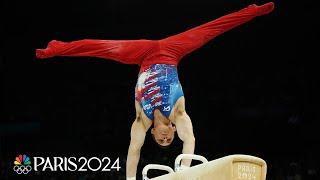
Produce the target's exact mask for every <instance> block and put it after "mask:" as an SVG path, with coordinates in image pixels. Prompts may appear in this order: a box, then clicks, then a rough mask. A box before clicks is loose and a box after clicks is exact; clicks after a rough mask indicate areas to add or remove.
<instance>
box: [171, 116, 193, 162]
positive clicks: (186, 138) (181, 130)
mask: <svg viewBox="0 0 320 180" xmlns="http://www.w3.org/2000/svg"><path fill="white" fill-rule="evenodd" d="M182 117H183V118H178V119H177V120H176V123H175V125H176V128H177V133H178V136H179V138H180V139H181V140H182V141H183V149H182V153H183V154H193V153H194V148H195V138H194V134H193V127H192V122H191V119H190V118H189V116H188V115H187V113H186V112H184V115H183V116H182ZM181 164H182V166H186V167H190V165H191V160H187V159H183V160H182V162H181Z"/></svg>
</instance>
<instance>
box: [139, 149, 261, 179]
mask: <svg viewBox="0 0 320 180" xmlns="http://www.w3.org/2000/svg"><path fill="white" fill-rule="evenodd" d="M182 159H193V160H199V161H201V162H202V163H201V164H199V165H196V166H192V167H182V166H181V164H180V162H181V160H182ZM150 169H156V170H163V171H167V172H168V174H165V175H162V176H158V177H155V178H152V180H265V179H266V175H267V164H266V162H265V161H264V160H263V159H260V158H258V157H254V156H249V155H230V156H225V157H222V158H219V159H216V160H213V161H208V160H207V159H206V158H205V157H203V156H200V155H194V154H180V155H179V156H177V158H176V160H175V164H174V170H173V169H172V168H171V167H169V166H165V165H159V164H148V165H146V166H145V167H144V168H143V170H142V177H143V180H149V178H148V176H147V173H148V170H150Z"/></svg>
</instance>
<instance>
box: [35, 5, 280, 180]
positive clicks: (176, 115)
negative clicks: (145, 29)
mask: <svg viewBox="0 0 320 180" xmlns="http://www.w3.org/2000/svg"><path fill="white" fill-rule="evenodd" d="M273 8H274V4H273V3H272V2H270V3H266V4H264V5H261V6H257V5H255V4H252V5H249V6H248V7H246V8H244V9H241V10H239V11H237V12H234V13H231V14H228V15H225V16H223V17H220V18H218V19H216V20H213V21H210V22H208V23H205V24H203V25H200V26H198V27H195V28H192V29H190V30H187V31H185V32H182V33H180V34H177V35H173V36H170V37H167V38H165V39H161V40H144V39H141V40H93V39H84V40H78V41H72V42H62V41H56V40H53V41H51V42H49V43H48V46H47V48H46V49H37V50H36V56H37V57H38V58H40V59H43V58H49V57H54V56H90V57H99V58H104V59H110V60H114V61H118V62H120V63H124V64H138V65H139V66H140V71H139V75H138V80H137V84H136V87H135V109H136V118H135V120H134V121H133V123H132V126H131V140H130V145H129V149H128V156H127V164H126V176H127V179H130V180H133V179H135V177H136V171H137V166H138V162H139V159H140V150H141V147H142V145H143V143H144V140H145V135H146V132H147V131H148V129H149V128H150V127H151V126H152V124H153V127H152V129H151V134H152V136H153V139H154V140H155V141H156V143H158V144H159V145H160V146H168V145H170V144H171V143H172V141H173V139H174V134H175V131H177V134H178V137H179V138H180V139H181V140H182V141H183V149H182V153H185V154H193V153H194V148H195V137H194V134H193V127H192V122H191V120H190V117H189V116H188V114H187V113H186V110H185V98H184V95H183V91H182V87H181V84H180V82H179V78H178V73H177V65H178V64H179V62H180V60H181V58H182V57H184V56H185V55H186V54H188V53H190V52H192V51H194V50H196V49H198V48H200V47H201V46H203V45H204V44H205V43H207V42H208V41H210V40H212V39H213V38H215V37H216V36H218V35H220V34H222V33H224V32H226V31H228V30H230V29H232V28H234V27H237V26H239V25H241V24H243V23H245V22H248V21H250V20H252V19H254V18H255V17H257V16H261V15H265V14H268V13H270V12H271V11H272V10H273ZM190 164H191V160H183V161H182V165H183V166H187V167H188V166H190Z"/></svg>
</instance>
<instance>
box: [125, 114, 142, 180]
mask: <svg viewBox="0 0 320 180" xmlns="http://www.w3.org/2000/svg"><path fill="white" fill-rule="evenodd" d="M145 136H146V128H145V126H144V125H143V123H142V121H141V120H139V121H138V120H137V119H136V120H135V121H134V122H133V124H132V126H131V140H130V145H129V150H128V156H127V167H126V168H127V179H130V178H131V179H135V177H136V172H137V166H138V163H139V159H140V150H141V147H142V145H143V143H144V139H145Z"/></svg>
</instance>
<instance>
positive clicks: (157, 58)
mask: <svg viewBox="0 0 320 180" xmlns="http://www.w3.org/2000/svg"><path fill="white" fill-rule="evenodd" d="M273 8H274V4H273V3H272V2H270V3H266V4H264V5H261V6H257V5H255V4H252V5H250V6H248V7H246V8H244V9H241V10H240V11H237V12H234V13H231V14H228V15H225V16H223V17H220V18H218V19H216V20H213V21H210V22H208V23H205V24H203V25H200V26H198V27H195V28H192V29H190V30H188V31H185V32H183V33H180V34H177V35H173V36H170V37H167V38H165V39H161V40H144V39H141V40H94V39H84V40H79V41H72V42H61V41H56V40H53V41H51V42H49V44H48V47H47V48H46V49H37V50H36V56H37V58H41V59H43V58H49V57H53V56H90V57H98V58H104V59H111V60H115V61H118V62H121V63H124V64H138V65H140V66H141V69H144V68H147V67H148V66H149V65H152V64H173V65H177V64H178V63H179V61H180V59H181V58H182V57H183V56H185V55H186V54H188V53H190V52H192V51H194V50H196V49H198V48H200V47H201V46H202V45H204V44H205V43H207V42H208V41H210V40H212V39H213V38H215V37H216V36H218V35H220V34H222V33H224V32H226V31H228V30H230V29H232V28H234V27H237V26H239V25H241V24H243V23H245V22H248V21H250V20H252V19H253V18H255V17H257V16H261V15H265V14H268V13H270V12H271V11H272V10H273Z"/></svg>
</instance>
